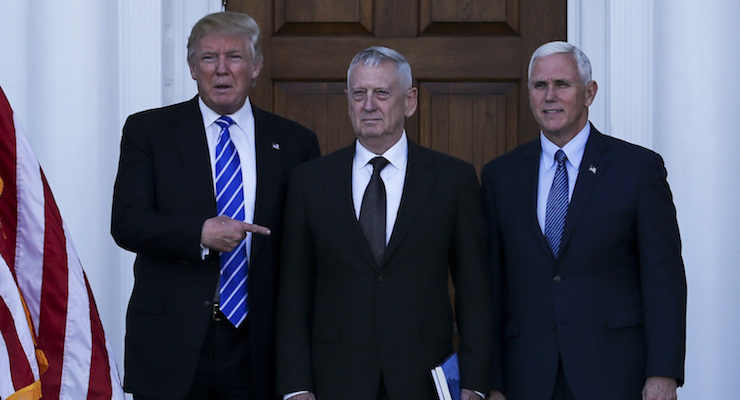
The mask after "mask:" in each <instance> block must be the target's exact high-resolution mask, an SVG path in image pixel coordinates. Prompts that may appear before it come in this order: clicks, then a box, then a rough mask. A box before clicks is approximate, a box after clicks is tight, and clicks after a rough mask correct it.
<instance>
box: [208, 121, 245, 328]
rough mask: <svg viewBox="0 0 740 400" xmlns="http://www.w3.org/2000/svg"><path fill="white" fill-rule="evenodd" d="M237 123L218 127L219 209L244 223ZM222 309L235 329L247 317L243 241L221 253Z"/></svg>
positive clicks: (223, 123) (217, 175)
mask: <svg viewBox="0 0 740 400" xmlns="http://www.w3.org/2000/svg"><path fill="white" fill-rule="evenodd" d="M233 123H234V120H232V119H231V118H229V117H227V116H221V117H220V118H219V119H218V120H216V124H218V126H220V127H221V133H220V134H219V136H218V143H217V144H216V205H217V207H218V215H226V216H229V217H231V218H233V219H236V220H239V221H244V187H243V184H242V167H241V163H240V162H239V153H237V151H236V147H235V146H234V142H232V141H231V136H230V135H229V126H230V125H231V124H233ZM220 287H221V289H220V291H219V292H220V296H221V299H220V302H219V308H220V309H221V311H222V312H223V313H224V315H225V316H226V318H227V319H228V320H229V321H231V323H232V324H234V326H236V327H239V325H240V324H241V323H242V322H243V321H244V319H245V318H246V317H247V312H248V311H249V308H248V306H247V244H246V240H242V241H241V243H239V245H238V246H237V247H236V248H235V249H234V250H233V251H230V252H224V253H221V280H220Z"/></svg>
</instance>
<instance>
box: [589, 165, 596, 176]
mask: <svg viewBox="0 0 740 400" xmlns="http://www.w3.org/2000/svg"><path fill="white" fill-rule="evenodd" d="M588 172H590V173H592V174H594V175H596V167H594V165H593V164H591V165H590V166H589V167H588Z"/></svg>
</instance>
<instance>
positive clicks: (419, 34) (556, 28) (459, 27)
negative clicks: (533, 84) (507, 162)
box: [226, 0, 566, 172]
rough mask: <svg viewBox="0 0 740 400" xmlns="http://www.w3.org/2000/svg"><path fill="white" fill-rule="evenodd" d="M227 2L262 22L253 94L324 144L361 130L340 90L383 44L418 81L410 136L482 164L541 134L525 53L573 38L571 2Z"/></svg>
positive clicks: (337, 144) (325, 148)
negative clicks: (569, 34) (354, 66)
mask: <svg viewBox="0 0 740 400" xmlns="http://www.w3.org/2000/svg"><path fill="white" fill-rule="evenodd" d="M226 8H227V9H228V10H231V11H240V12H244V13H247V14H249V15H251V16H252V17H253V18H254V19H255V20H256V21H257V23H258V24H259V26H260V28H261V30H262V49H263V53H264V55H265V62H264V68H263V70H262V73H261V75H260V77H259V80H258V82H257V86H256V87H254V88H253V89H252V94H251V99H252V101H253V102H254V103H255V104H256V105H258V106H260V107H262V108H265V109H268V110H270V111H273V112H275V113H277V114H280V115H283V116H285V117H287V118H290V119H293V120H295V121H298V122H300V123H301V124H303V125H305V126H307V127H309V128H311V129H313V130H314V131H315V132H316V133H317V135H318V136H319V140H320V144H321V151H322V153H323V154H327V153H329V152H331V151H333V150H336V149H338V148H341V147H344V146H346V145H348V144H350V143H351V141H352V140H353V139H354V135H353V133H352V127H351V124H350V122H349V117H348V115H347V99H346V96H345V93H344V89H345V87H346V83H345V82H346V72H347V67H348V65H349V62H350V60H351V59H352V57H353V56H354V55H355V54H356V53H357V52H358V51H360V50H362V49H364V48H366V47H370V46H374V45H383V46H387V47H390V48H393V49H395V50H397V51H399V52H400V53H401V54H403V55H404V56H406V58H407V59H408V60H409V63H410V64H411V69H412V72H413V75H414V86H416V87H418V88H419V108H418V109H417V112H416V114H415V115H414V116H412V117H411V118H409V119H408V120H407V121H406V131H407V133H408V135H409V137H410V138H411V139H412V140H414V141H415V142H416V143H418V144H421V145H423V146H426V147H430V148H433V149H436V150H439V151H442V152H445V153H448V154H451V155H453V156H456V157H459V158H462V159H464V160H467V161H469V162H471V163H472V164H473V165H475V166H476V168H477V170H478V171H479V172H480V169H481V167H482V166H483V164H485V163H486V162H487V161H488V160H490V159H492V158H494V157H495V156H498V155H500V154H503V153H504V152H506V151H508V150H511V149H512V148H514V147H515V146H516V145H518V144H521V143H524V142H526V141H528V140H531V139H533V138H535V137H536V136H537V125H536V124H535V122H534V119H533V118H532V115H531V112H530V109H529V101H528V98H527V67H528V62H529V57H530V55H531V53H532V51H534V49H536V48H537V47H538V46H539V45H540V44H542V43H544V42H547V41H550V40H565V37H566V0H229V1H227V3H226Z"/></svg>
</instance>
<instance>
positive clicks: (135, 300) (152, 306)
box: [129, 293, 167, 315]
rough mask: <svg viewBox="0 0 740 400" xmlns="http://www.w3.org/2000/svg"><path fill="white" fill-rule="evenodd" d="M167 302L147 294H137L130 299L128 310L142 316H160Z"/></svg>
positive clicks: (162, 298)
mask: <svg viewBox="0 0 740 400" xmlns="http://www.w3.org/2000/svg"><path fill="white" fill-rule="evenodd" d="M166 304H167V302H166V301H165V299H164V297H162V296H157V295H153V294H148V293H137V294H135V295H134V296H132V297H131V302H130V303H129V309H130V310H131V311H134V312H138V313H143V314H154V315H162V314H164V312H165V309H166Z"/></svg>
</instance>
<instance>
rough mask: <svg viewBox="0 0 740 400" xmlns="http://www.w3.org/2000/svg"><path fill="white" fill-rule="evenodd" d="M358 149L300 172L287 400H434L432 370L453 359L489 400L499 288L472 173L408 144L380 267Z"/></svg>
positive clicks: (282, 366)
mask: <svg viewBox="0 0 740 400" xmlns="http://www.w3.org/2000/svg"><path fill="white" fill-rule="evenodd" d="M353 156H354V145H352V146H350V147H347V148H344V149H342V150H339V151H337V152H335V153H333V154H331V155H328V156H326V157H323V158H320V159H318V160H314V161H312V162H310V163H306V164H304V165H302V166H301V167H299V168H297V169H296V170H295V173H294V175H293V177H292V178H291V181H290V187H289V191H288V204H287V206H286V217H285V219H286V221H285V223H286V225H285V232H286V233H285V241H284V246H283V263H282V269H281V283H280V299H279V306H278V392H279V393H281V394H287V393H291V392H294V391H297V390H310V391H311V392H314V393H315V394H316V396H317V398H319V399H322V400H333V399H337V400H338V399H347V398H352V399H359V400H362V399H368V400H375V398H376V397H375V396H376V392H377V389H378V386H379V381H380V377H381V374H382V376H383V380H384V383H385V386H386V388H387V390H388V393H389V394H390V397H391V398H394V399H395V398H399V399H401V398H405V399H432V398H435V394H434V392H433V385H432V381H431V376H430V372H429V371H430V370H431V369H432V368H433V367H435V366H436V365H437V364H438V363H440V362H441V361H442V360H443V359H444V358H445V357H446V356H447V355H449V354H450V352H451V351H452V349H453V343H452V338H453V307H452V305H451V304H450V295H449V292H448V271H449V272H451V274H452V277H453V279H454V282H455V286H456V289H457V290H456V292H455V312H456V317H457V322H458V327H459V332H460V335H461V341H460V351H459V358H460V363H461V370H462V384H463V385H464V386H465V387H466V388H469V389H474V390H480V391H486V390H488V386H489V385H488V382H487V378H486V372H485V371H486V366H487V365H488V364H489V363H488V360H489V354H488V349H489V346H490V342H491V341H490V336H489V333H490V318H489V317H490V284H489V282H490V280H489V274H488V271H487V270H486V265H485V257H486V251H485V245H486V244H485V237H486V233H485V224H484V223H483V219H482V216H481V214H480V209H479V205H480V199H479V198H478V197H479V196H478V191H479V185H478V181H477V179H476V174H475V170H474V169H473V167H472V166H471V165H469V164H467V163H464V162H462V161H460V160H457V159H454V158H452V157H449V156H446V155H443V154H441V153H437V152H434V151H432V150H429V149H425V148H423V147H420V146H418V145H415V144H413V143H409V150H408V165H407V171H406V179H405V187H404V189H403V195H402V199H401V205H400V209H399V211H398V215H397V219H396V223H395V226H394V229H393V233H392V235H391V238H390V241H389V244H388V248H387V250H386V252H385V255H384V258H383V260H382V262H381V263H380V265H378V264H377V263H376V261H375V259H374V258H373V255H372V253H371V251H370V248H369V246H368V244H367V241H366V240H365V237H364V236H363V233H362V231H361V229H360V226H359V223H358V221H357V218H356V216H355V211H354V208H353V201H352V184H351V182H352V172H351V168H352V159H353Z"/></svg>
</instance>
